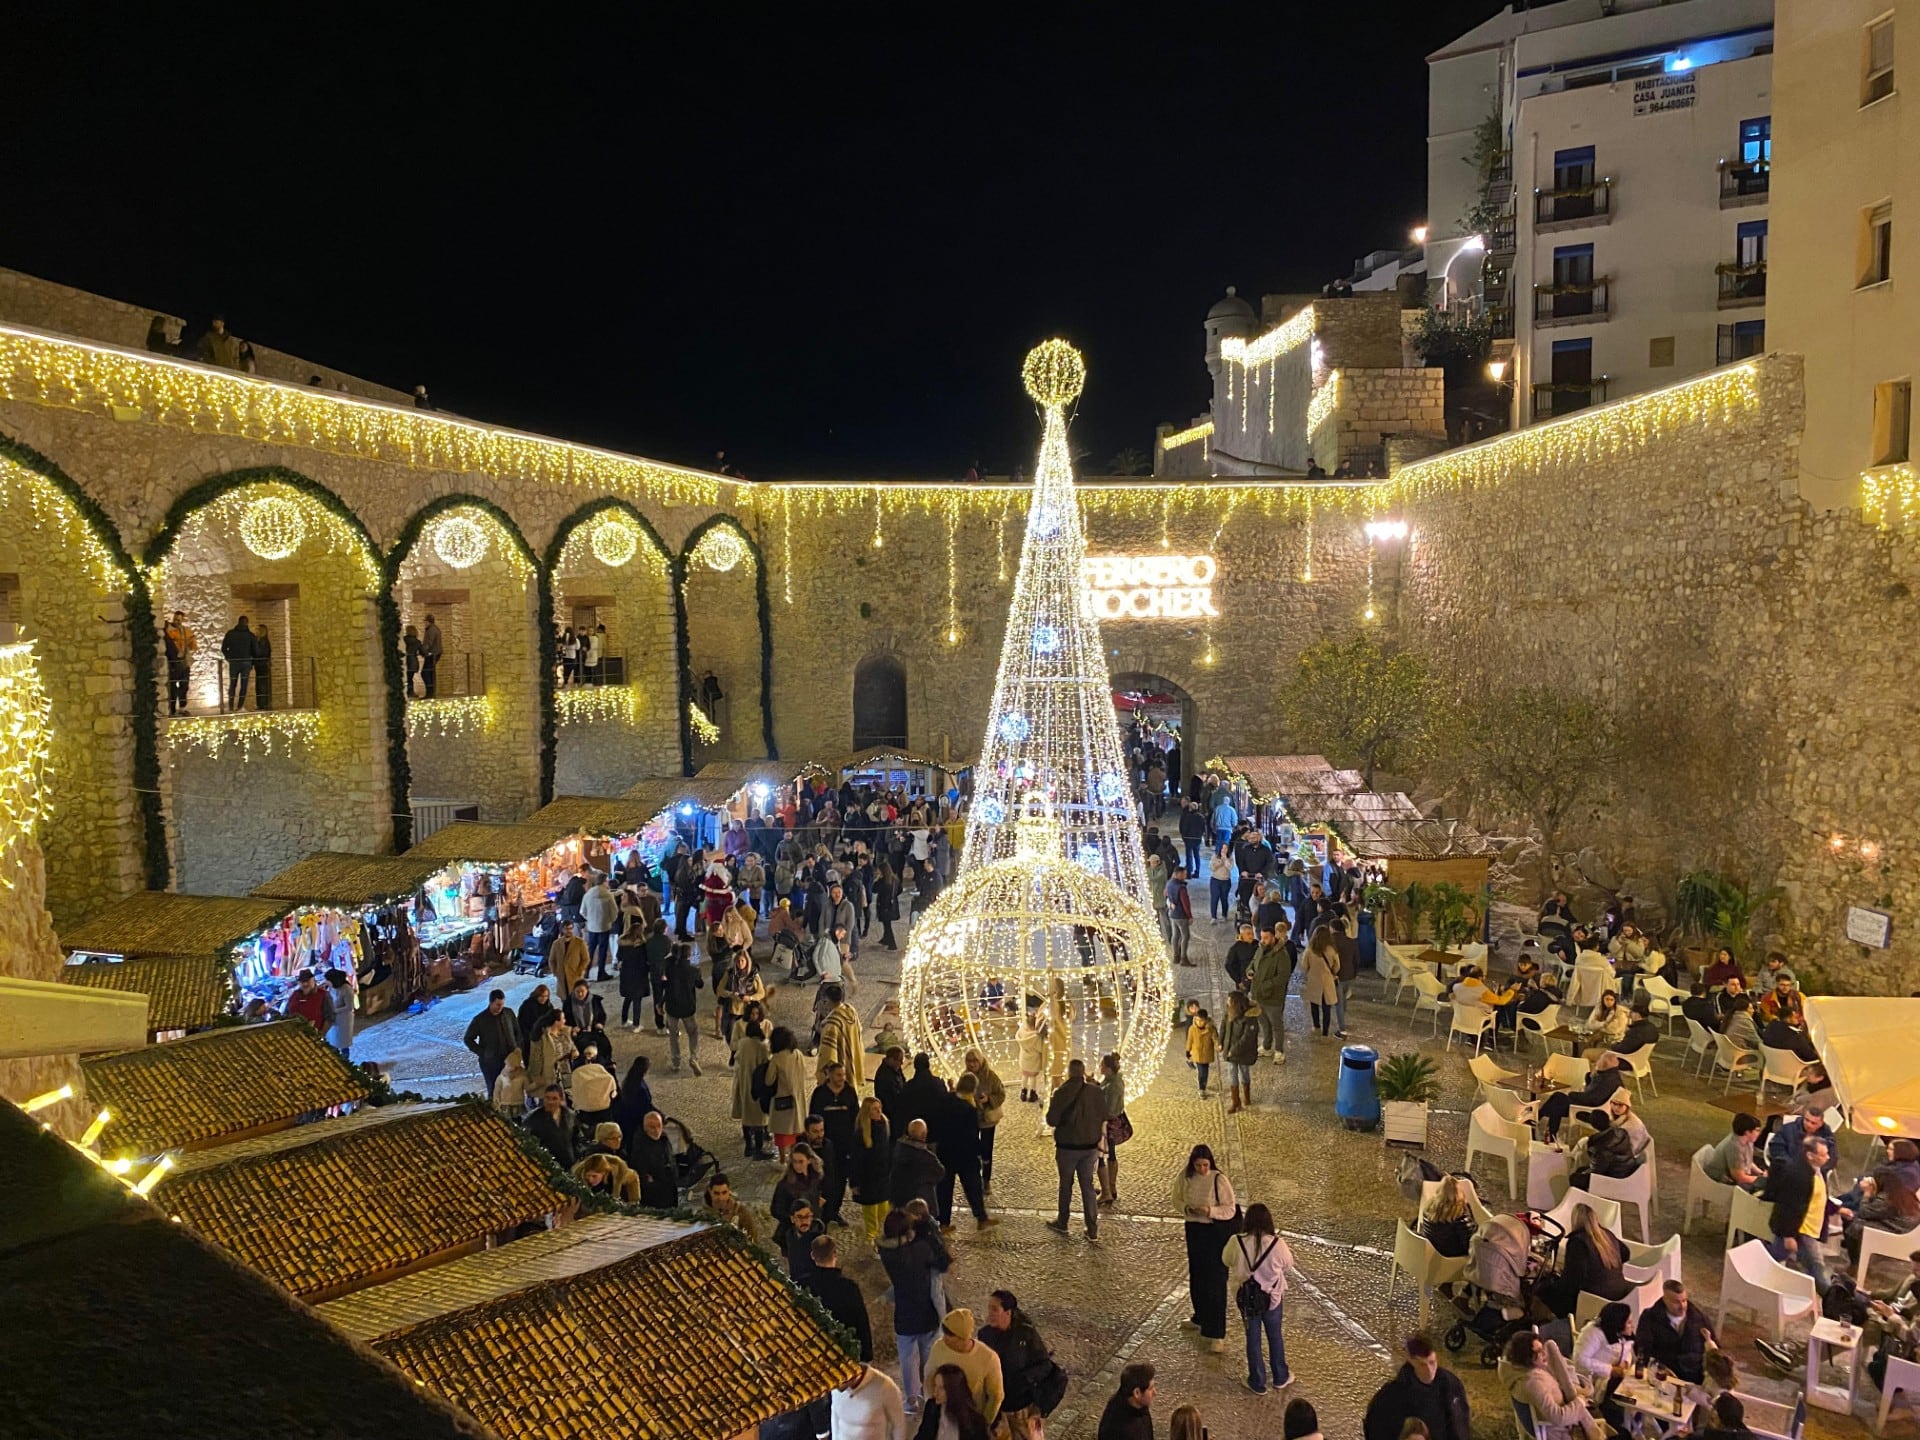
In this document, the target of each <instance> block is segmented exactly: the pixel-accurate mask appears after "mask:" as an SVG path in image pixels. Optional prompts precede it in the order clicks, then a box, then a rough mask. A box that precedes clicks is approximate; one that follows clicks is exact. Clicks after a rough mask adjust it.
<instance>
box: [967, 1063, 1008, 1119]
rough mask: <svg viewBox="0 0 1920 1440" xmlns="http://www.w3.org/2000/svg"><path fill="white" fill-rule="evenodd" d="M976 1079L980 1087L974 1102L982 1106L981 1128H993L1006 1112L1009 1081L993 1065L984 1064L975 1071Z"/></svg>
mask: <svg viewBox="0 0 1920 1440" xmlns="http://www.w3.org/2000/svg"><path fill="white" fill-rule="evenodd" d="M974 1079H975V1080H976V1081H977V1082H978V1084H979V1089H978V1090H976V1091H975V1092H974V1103H975V1104H976V1105H978V1106H979V1107H980V1128H981V1129H982V1130H991V1129H992V1128H993V1127H994V1126H996V1125H998V1124H999V1123H1000V1117H1001V1116H1002V1115H1003V1114H1005V1113H1006V1109H1007V1082H1006V1081H1004V1080H1002V1079H1001V1078H1000V1076H999V1074H998V1073H997V1072H995V1070H994V1068H993V1067H992V1066H991V1065H982V1066H981V1067H980V1068H979V1069H978V1070H976V1071H974Z"/></svg>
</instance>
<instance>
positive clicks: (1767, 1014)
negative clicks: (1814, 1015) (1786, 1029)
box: [1758, 975, 1807, 1028]
mask: <svg viewBox="0 0 1920 1440" xmlns="http://www.w3.org/2000/svg"><path fill="white" fill-rule="evenodd" d="M1758 1008H1759V1011H1760V1018H1761V1019H1762V1020H1763V1021H1771V1020H1784V1021H1786V1022H1787V1024H1789V1025H1792V1026H1794V1027H1795V1028H1798V1027H1800V1026H1802V1025H1805V1024H1806V1023H1807V1019H1806V1015H1805V1013H1804V1011H1803V1010H1802V1008H1801V1004H1800V992H1799V991H1798V990H1796V989H1794V987H1793V981H1792V979H1791V978H1790V977H1788V976H1785V975H1782V976H1781V977H1780V978H1779V979H1778V980H1776V981H1774V982H1773V988H1772V989H1771V990H1769V991H1767V993H1766V994H1764V995H1762V996H1761V997H1760V1004H1759V1007H1758Z"/></svg>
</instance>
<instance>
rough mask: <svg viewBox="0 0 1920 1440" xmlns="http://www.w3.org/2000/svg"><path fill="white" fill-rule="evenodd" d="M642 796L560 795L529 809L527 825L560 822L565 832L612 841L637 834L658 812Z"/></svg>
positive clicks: (655, 807) (657, 808) (656, 808)
mask: <svg viewBox="0 0 1920 1440" xmlns="http://www.w3.org/2000/svg"><path fill="white" fill-rule="evenodd" d="M649 807H650V802H649V801H648V800H647V799H646V798H644V797H639V798H629V797H627V796H624V795H615V796H613V797H612V798H610V799H609V798H607V797H604V796H598V795H561V796H559V797H557V798H556V799H554V800H553V801H552V802H551V803H549V804H546V805H543V806H541V807H540V808H539V809H538V810H536V811H534V812H533V815H532V816H531V818H530V819H529V820H528V821H527V823H528V824H529V825H560V826H564V827H565V828H566V830H567V832H568V833H569V834H575V835H586V836H589V837H591V838H592V839H595V840H612V839H615V838H616V837H618V836H623V835H638V834H639V833H640V832H641V831H642V830H644V829H646V828H647V823H648V822H649V821H651V820H652V819H653V817H654V816H656V815H658V814H659V813H660V810H659V807H658V806H652V807H651V808H649Z"/></svg>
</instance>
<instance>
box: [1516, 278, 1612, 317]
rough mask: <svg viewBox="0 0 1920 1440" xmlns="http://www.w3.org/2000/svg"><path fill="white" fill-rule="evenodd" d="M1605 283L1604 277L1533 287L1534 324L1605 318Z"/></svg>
mask: <svg viewBox="0 0 1920 1440" xmlns="http://www.w3.org/2000/svg"><path fill="white" fill-rule="evenodd" d="M1607 286H1608V281H1607V280H1606V279H1605V278H1601V279H1596V280H1577V281H1562V282H1560V283H1558V284H1553V285H1536V286H1534V287H1533V322H1534V324H1536V325H1551V324H1554V323H1556V322H1559V323H1569V322H1573V321H1581V320H1604V319H1606V318H1607V315H1608V313H1609V312H1608V309H1607V306H1608V299H1609V297H1608V291H1607Z"/></svg>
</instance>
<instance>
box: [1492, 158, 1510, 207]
mask: <svg viewBox="0 0 1920 1440" xmlns="http://www.w3.org/2000/svg"><path fill="white" fill-rule="evenodd" d="M1512 198H1513V152H1512V151H1511V150H1502V151H1501V152H1500V153H1499V155H1498V156H1496V157H1495V158H1494V162H1493V164H1492V165H1490V166H1489V167H1488V168H1487V199H1488V201H1489V202H1491V203H1492V204H1495V205H1504V204H1506V203H1507V202H1508V201H1509V200H1511V199H1512Z"/></svg>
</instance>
